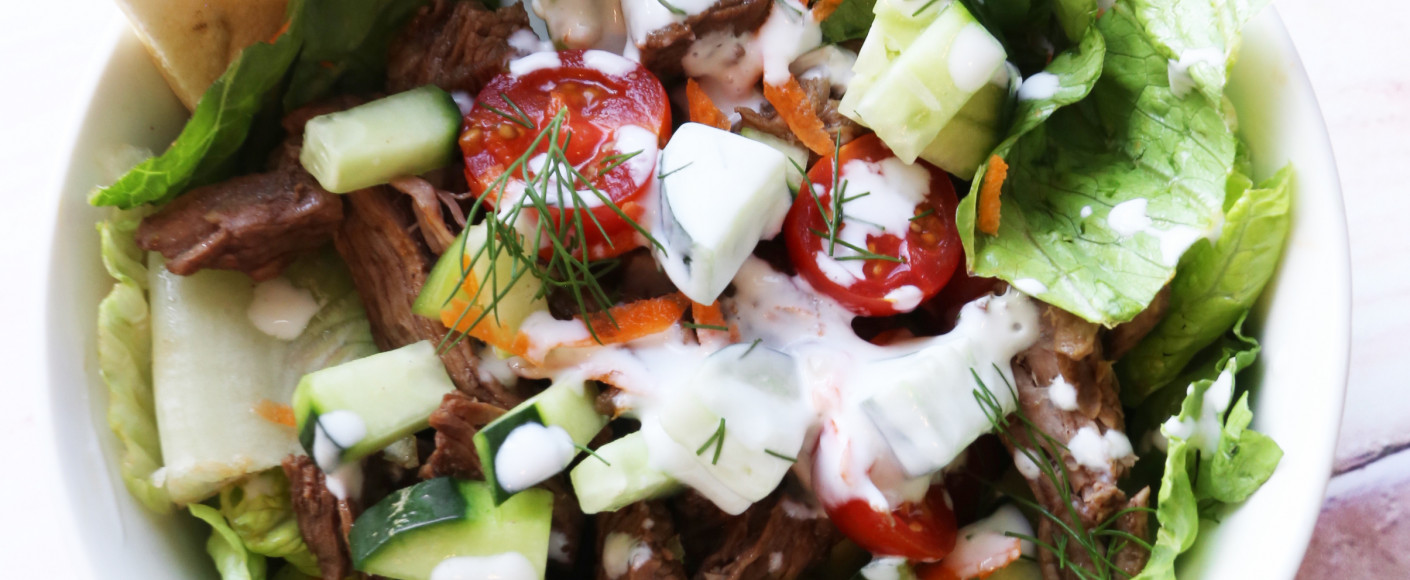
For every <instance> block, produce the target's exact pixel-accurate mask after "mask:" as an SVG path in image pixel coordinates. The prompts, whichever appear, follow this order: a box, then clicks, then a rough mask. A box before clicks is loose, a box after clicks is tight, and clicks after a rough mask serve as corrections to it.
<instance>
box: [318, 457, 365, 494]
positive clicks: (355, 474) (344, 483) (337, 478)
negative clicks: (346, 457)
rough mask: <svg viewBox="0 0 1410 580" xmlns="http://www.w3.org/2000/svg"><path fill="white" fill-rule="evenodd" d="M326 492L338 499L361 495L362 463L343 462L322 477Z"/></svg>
mask: <svg viewBox="0 0 1410 580" xmlns="http://www.w3.org/2000/svg"><path fill="white" fill-rule="evenodd" d="M324 485H326V486H327V487H328V493H331V494H333V497H336V498H338V499H348V498H356V497H357V496H359V495H362V464H361V463H358V462H353V463H344V464H342V465H340V466H338V468H337V469H335V470H333V472H332V473H329V474H327V475H326V477H325V478H324Z"/></svg>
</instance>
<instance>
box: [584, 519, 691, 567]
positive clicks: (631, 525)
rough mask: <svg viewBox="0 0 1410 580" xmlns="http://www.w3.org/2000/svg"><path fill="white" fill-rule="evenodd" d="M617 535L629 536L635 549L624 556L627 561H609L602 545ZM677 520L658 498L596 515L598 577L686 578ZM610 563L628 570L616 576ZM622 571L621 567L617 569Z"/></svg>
mask: <svg viewBox="0 0 1410 580" xmlns="http://www.w3.org/2000/svg"><path fill="white" fill-rule="evenodd" d="M614 534H625V535H627V536H628V537H630V538H631V539H632V540H633V542H632V544H633V545H632V549H629V550H627V551H626V553H625V554H613V555H614V556H623V557H625V558H626V560H627V561H626V562H607V561H606V559H605V557H606V556H607V554H606V553H605V552H604V551H603V548H604V547H605V546H606V544H607V538H608V537H610V536H613V535H614ZM675 539H676V530H675V521H674V518H672V516H671V512H670V510H668V509H666V505H665V504H663V503H661V502H659V501H643V502H637V503H634V504H631V505H629V506H627V507H624V508H622V509H619V510H617V511H615V512H608V513H604V514H601V515H599V516H598V517H597V553H598V565H597V578H598V580H608V579H611V580H667V579H678V578H685V577H686V572H685V565H684V564H682V563H681V559H680V557H679V556H678V555H677V553H676V549H675V545H674V541H675ZM608 566H613V567H617V566H625V569H626V573H625V574H621V575H613V574H612V571H608V569H607V567H608ZM614 571H615V572H620V570H614Z"/></svg>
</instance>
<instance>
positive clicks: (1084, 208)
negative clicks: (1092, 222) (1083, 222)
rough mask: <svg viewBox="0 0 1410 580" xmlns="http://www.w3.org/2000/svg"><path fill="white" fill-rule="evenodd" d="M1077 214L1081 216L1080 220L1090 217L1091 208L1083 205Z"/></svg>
mask: <svg viewBox="0 0 1410 580" xmlns="http://www.w3.org/2000/svg"><path fill="white" fill-rule="evenodd" d="M1078 213H1079V214H1080V215H1081V216H1082V219H1087V218H1089V217H1092V206H1090V205H1084V206H1082V211H1081V212H1078Z"/></svg>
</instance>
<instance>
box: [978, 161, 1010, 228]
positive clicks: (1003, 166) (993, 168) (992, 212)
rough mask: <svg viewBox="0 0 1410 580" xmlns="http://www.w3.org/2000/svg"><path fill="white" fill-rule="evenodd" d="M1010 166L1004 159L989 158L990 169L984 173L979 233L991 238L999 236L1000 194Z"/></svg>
mask: <svg viewBox="0 0 1410 580" xmlns="http://www.w3.org/2000/svg"><path fill="white" fill-rule="evenodd" d="M1008 175H1009V164H1007V163H1004V158H1003V157H999V156H998V155H994V156H991V157H989V169H988V170H987V171H985V172H984V183H983V184H981V185H980V186H979V219H978V222H979V223H978V225H979V231H981V232H984V233H986V234H989V235H991V236H997V235H999V194H1000V193H1002V191H1003V188H1004V179H1006V178H1008Z"/></svg>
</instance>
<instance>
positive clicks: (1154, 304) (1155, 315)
mask: <svg viewBox="0 0 1410 580" xmlns="http://www.w3.org/2000/svg"><path fill="white" fill-rule="evenodd" d="M1169 306H1170V285H1169V284H1166V285H1165V287H1164V288H1161V289H1160V292H1159V293H1158V294H1156V295H1155V299H1153V300H1151V303H1150V305H1148V306H1146V309H1145V310H1142V311H1141V313H1140V314H1137V315H1136V317H1135V318H1132V319H1131V320H1130V321H1127V322H1123V323H1121V324H1118V325H1117V326H1116V328H1113V329H1111V330H1109V331H1107V333H1106V336H1104V337H1102V347H1103V351H1104V353H1105V354H1106V358H1107V360H1120V359H1121V357H1122V356H1124V355H1125V354H1126V353H1128V352H1131V349H1133V348H1136V345H1137V344H1140V342H1141V339H1143V338H1145V337H1146V335H1147V334H1150V332H1151V331H1152V330H1155V326H1156V325H1157V324H1160V321H1161V319H1164V318H1165V310H1166V308H1168V307H1169Z"/></svg>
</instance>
